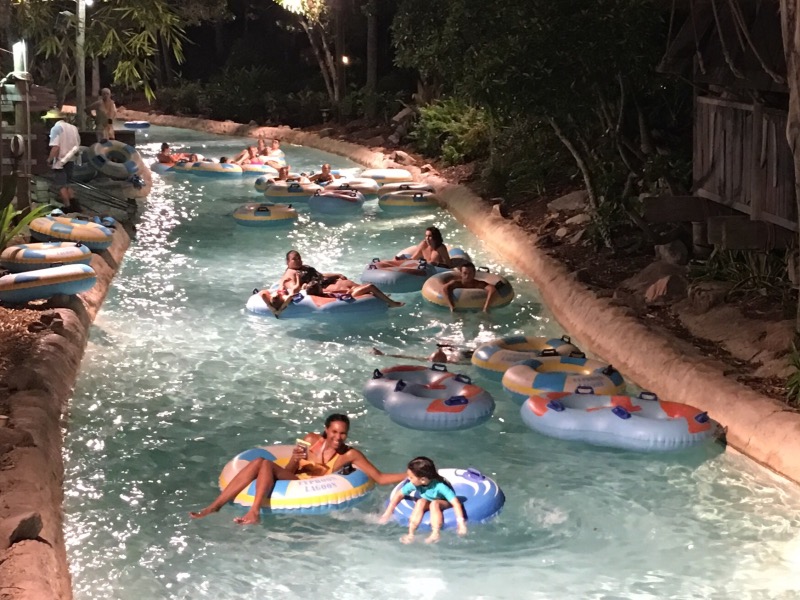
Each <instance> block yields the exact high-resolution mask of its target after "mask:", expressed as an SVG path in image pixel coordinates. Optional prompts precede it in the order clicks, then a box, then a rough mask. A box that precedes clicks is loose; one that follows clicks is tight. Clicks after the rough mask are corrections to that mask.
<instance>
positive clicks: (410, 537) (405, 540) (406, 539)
mask: <svg viewBox="0 0 800 600" xmlns="http://www.w3.org/2000/svg"><path fill="white" fill-rule="evenodd" d="M400 541H401V542H403V543H404V544H410V543H411V542H413V541H414V536H413V535H408V534H406V535H404V536H403V537H401V538H400Z"/></svg>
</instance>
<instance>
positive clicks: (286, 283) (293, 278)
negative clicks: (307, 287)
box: [281, 270, 303, 295]
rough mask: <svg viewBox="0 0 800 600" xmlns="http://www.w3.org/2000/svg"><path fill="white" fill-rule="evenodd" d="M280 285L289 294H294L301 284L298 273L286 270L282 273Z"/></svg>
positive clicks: (300, 287)
mask: <svg viewBox="0 0 800 600" xmlns="http://www.w3.org/2000/svg"><path fill="white" fill-rule="evenodd" d="M281 285H282V286H283V287H284V288H285V289H286V291H287V292H289V294H292V295H294V294H296V293H297V292H299V291H300V290H301V289H302V287H303V284H302V283H300V273H298V272H297V271H294V270H292V271H287V272H286V273H284V275H283V279H281Z"/></svg>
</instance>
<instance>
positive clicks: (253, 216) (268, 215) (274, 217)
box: [233, 202, 297, 227]
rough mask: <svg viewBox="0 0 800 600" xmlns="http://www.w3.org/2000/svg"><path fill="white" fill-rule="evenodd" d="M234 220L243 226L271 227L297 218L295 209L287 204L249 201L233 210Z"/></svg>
mask: <svg viewBox="0 0 800 600" xmlns="http://www.w3.org/2000/svg"><path fill="white" fill-rule="evenodd" d="M233 218H234V220H235V221H236V222H237V223H239V225H244V226H245V227H272V226H275V225H286V224H288V223H293V222H294V221H296V220H297V210H296V209H294V208H292V206H291V205H289V204H271V203H266V202H260V203H259V202H249V203H247V204H243V205H242V206H240V207H239V208H237V209H236V210H235V211H233Z"/></svg>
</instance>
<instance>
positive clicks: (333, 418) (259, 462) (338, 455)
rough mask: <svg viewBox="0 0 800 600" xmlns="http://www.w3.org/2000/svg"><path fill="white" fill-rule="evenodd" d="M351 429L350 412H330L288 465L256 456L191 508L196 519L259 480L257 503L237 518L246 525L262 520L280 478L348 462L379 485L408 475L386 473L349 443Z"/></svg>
mask: <svg viewBox="0 0 800 600" xmlns="http://www.w3.org/2000/svg"><path fill="white" fill-rule="evenodd" d="M349 431H350V418H349V417H348V416H347V415H342V414H332V415H330V416H328V418H327V419H325V431H323V432H322V434H319V433H309V434H307V435H306V436H305V438H304V440H305V441H306V442H308V443H309V446H304V445H301V444H298V445H297V446H295V448H294V451H293V452H292V459H291V460H290V461H289V463H288V464H287V465H286V466H285V467H279V466H278V465H276V464H275V463H274V462H272V461H271V460H267V459H266V458H256V459H255V460H252V461H250V462H249V463H248V464H247V466H246V467H245V468H244V469H242V470H241V471H239V473H237V474H236V476H235V477H234V478H233V479H232V480H231V482H230V483H229V484H228V486H227V487H226V488H225V489H224V490H222V493H221V494H220V495H219V496H217V498H216V500H214V501H213V502H212V503H211V504H209V505H208V506H206V507H205V508H204V509H202V510H199V511H197V512H190V513H189V515H190V516H191V517H192V518H193V519H202V518H203V517H207V516H208V515H210V514H211V513H215V512H217V511H219V509H220V508H222V507H223V506H225V505H226V504H227V503H228V502H232V501H233V499H234V498H236V496H238V495H239V493H240V492H241V491H242V490H244V489H245V488H246V487H247V486H249V485H250V484H251V483H252V482H253V481H255V482H256V493H255V496H254V499H253V505H252V506H251V507H250V510H249V511H248V512H247V514H245V515H244V516H243V517H236V518H235V519H234V521H235V522H237V523H240V524H242V525H246V524H251V523H258V522H259V520H260V511H261V505H262V502H263V500H264V498H268V497H269V496H270V494H272V488H273V487H274V486H275V482H276V481H286V480H294V479H310V478H313V477H323V476H325V475H330V474H332V473H335V472H336V471H339V470H340V469H343V468H344V467H346V466H347V465H352V466H354V467H357V468H358V469H360V470H362V471H363V472H364V473H365V474H366V475H367V476H368V477H370V479H372V480H373V481H375V483H377V484H378V485H389V484H394V483H399V482H400V481H403V479H405V477H406V474H405V473H383V472H382V471H380V470H379V469H378V468H377V467H376V466H375V465H373V464H372V463H371V462H370V461H369V460H368V459H367V457H366V456H364V454H363V453H362V452H361V451H359V450H356V449H355V448H352V447H350V446H348V445H347V444H346V443H345V442H346V441H347V434H348V433H349Z"/></svg>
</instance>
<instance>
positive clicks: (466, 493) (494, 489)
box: [386, 468, 506, 530]
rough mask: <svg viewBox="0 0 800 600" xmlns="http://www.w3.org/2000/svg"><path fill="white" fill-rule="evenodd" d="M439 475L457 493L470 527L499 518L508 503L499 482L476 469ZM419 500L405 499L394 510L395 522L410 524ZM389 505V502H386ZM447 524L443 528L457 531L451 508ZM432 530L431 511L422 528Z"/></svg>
mask: <svg viewBox="0 0 800 600" xmlns="http://www.w3.org/2000/svg"><path fill="white" fill-rule="evenodd" d="M439 474H440V475H441V476H442V477H444V478H445V479H446V480H447V481H449V482H450V485H451V486H452V487H453V489H454V490H455V492H456V496H457V497H458V499H459V500H460V501H461V504H462V505H463V506H464V512H465V513H466V516H467V525H470V524H475V523H484V522H486V521H488V520H490V519H492V518H494V517H495V516H497V515H498V514H499V513H500V511H501V510H502V508H503V505H504V504H505V502H506V497H505V494H503V490H501V489H500V486H499V485H497V483H496V482H495V481H494V480H493V479H490V478H489V477H486V476H485V475H483V473H481V472H480V471H478V470H477V469H473V468H469V469H439ZM407 482H408V480H407V479H406V480H404V481H401V482H400V483H399V484H397V486H396V487H395V488H394V489H393V490H392V493H391V494H390V496H389V498H391V497H392V496H393V495H394V494H395V492H397V491H399V490H400V489H401V488H402V487H403V486H404V485H405V484H406V483H407ZM416 500H417V497H409V496H406V497H405V498H403V500H402V501H401V502H400V504H398V505H397V508H395V509H394V514H393V517H394V520H395V521H396V522H397V523H399V524H400V525H408V519H409V518H410V517H411V512H412V511H413V510H414V504H415V502H416ZM386 504H388V500H387V502H386ZM443 516H444V524H443V525H442V529H455V528H456V525H457V523H456V515H455V512H453V509H452V508H448V509H446V510H445V511H444V513H443ZM430 528H431V516H430V512H429V511H427V512H425V516H424V517H423V518H422V523H420V526H419V529H423V530H424V529H430Z"/></svg>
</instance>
